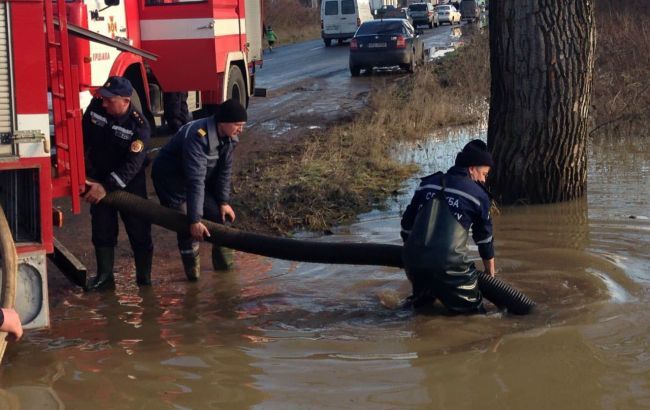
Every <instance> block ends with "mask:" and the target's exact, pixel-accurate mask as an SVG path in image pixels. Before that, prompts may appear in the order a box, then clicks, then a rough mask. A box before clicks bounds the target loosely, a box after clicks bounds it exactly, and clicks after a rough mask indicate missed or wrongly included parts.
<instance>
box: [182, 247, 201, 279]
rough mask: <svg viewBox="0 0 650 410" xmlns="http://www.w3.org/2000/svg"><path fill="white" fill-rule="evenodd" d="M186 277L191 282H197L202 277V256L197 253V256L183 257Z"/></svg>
mask: <svg viewBox="0 0 650 410" xmlns="http://www.w3.org/2000/svg"><path fill="white" fill-rule="evenodd" d="M181 260H182V261H183V269H185V276H187V280H189V281H190V282H196V281H197V280H199V277H200V276H201V255H200V254H199V253H198V252H197V253H196V254H195V255H181Z"/></svg>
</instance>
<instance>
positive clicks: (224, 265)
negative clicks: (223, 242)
mask: <svg viewBox="0 0 650 410" xmlns="http://www.w3.org/2000/svg"><path fill="white" fill-rule="evenodd" d="M233 265H234V252H233V250H232V249H230V248H224V247H223V246H218V245H212V267H213V268H214V270H228V269H230V268H232V267H233Z"/></svg>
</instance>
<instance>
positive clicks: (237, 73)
mask: <svg viewBox="0 0 650 410" xmlns="http://www.w3.org/2000/svg"><path fill="white" fill-rule="evenodd" d="M226 97H227V99H233V100H237V101H239V102H240V103H241V105H243V106H244V107H247V106H248V93H247V92H246V83H245V82H244V76H243V75H242V73H241V70H240V69H239V67H237V66H236V65H231V66H230V71H229V72H228V92H227V95H226Z"/></svg>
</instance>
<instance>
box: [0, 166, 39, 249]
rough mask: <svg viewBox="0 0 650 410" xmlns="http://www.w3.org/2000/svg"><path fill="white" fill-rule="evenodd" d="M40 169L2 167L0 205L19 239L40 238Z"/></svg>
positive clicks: (24, 240)
mask: <svg viewBox="0 0 650 410" xmlns="http://www.w3.org/2000/svg"><path fill="white" fill-rule="evenodd" d="M38 183H39V181H38V170H37V169H14V170H9V171H0V205H2V209H4V211H5V215H6V216H7V221H8V222H9V228H10V229H11V233H12V235H13V237H14V241H15V242H16V243H19V242H40V241H41V238H40V235H41V219H40V212H39V194H38Z"/></svg>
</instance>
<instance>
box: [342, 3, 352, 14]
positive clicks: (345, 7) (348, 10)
mask: <svg viewBox="0 0 650 410" xmlns="http://www.w3.org/2000/svg"><path fill="white" fill-rule="evenodd" d="M354 13H355V11H354V0H343V1H341V14H354Z"/></svg>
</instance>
